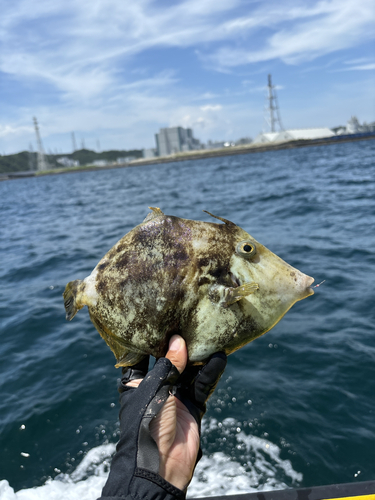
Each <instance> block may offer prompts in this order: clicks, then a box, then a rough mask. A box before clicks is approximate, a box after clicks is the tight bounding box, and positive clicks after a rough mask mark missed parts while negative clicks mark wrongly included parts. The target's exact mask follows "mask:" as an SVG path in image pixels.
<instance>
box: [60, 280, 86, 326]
mask: <svg viewBox="0 0 375 500" xmlns="http://www.w3.org/2000/svg"><path fill="white" fill-rule="evenodd" d="M81 283H82V280H75V281H70V282H69V283H68V284H67V285H66V287H65V291H64V293H63V297H64V306H65V311H66V319H67V320H69V321H70V320H72V319H73V318H74V316H75V315H76V314H77V312H78V311H79V310H80V309H82V307H83V305H84V304H83V305H82V304H80V303H78V300H77V296H78V294H79V293H80V291H79V290H78V287H79V285H81Z"/></svg>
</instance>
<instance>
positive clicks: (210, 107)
mask: <svg viewBox="0 0 375 500" xmlns="http://www.w3.org/2000/svg"><path fill="white" fill-rule="evenodd" d="M200 109H201V110H202V111H220V110H221V109H222V105H221V104H206V105H205V106H201V108H200Z"/></svg>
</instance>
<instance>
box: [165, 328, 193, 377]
mask: <svg viewBox="0 0 375 500" xmlns="http://www.w3.org/2000/svg"><path fill="white" fill-rule="evenodd" d="M165 357H166V358H168V359H169V361H170V362H171V363H172V364H173V365H174V366H175V367H176V368H177V370H178V371H179V372H180V373H182V372H183V371H184V370H185V367H186V364H187V359H188V354H187V349H186V343H185V340H184V339H183V338H182V337H180V336H179V335H173V336H172V337H171V339H170V341H169V349H168V352H167V354H166V356H165Z"/></svg>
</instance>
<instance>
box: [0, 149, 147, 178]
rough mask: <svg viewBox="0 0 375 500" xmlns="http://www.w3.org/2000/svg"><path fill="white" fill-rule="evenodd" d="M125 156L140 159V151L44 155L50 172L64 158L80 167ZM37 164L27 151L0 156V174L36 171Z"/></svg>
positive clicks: (56, 167)
mask: <svg viewBox="0 0 375 500" xmlns="http://www.w3.org/2000/svg"><path fill="white" fill-rule="evenodd" d="M126 156H133V157H135V158H142V151H141V150H139V149H133V150H131V151H126V150H112V151H103V152H102V153H96V152H95V151H90V150H89V149H79V150H77V151H74V153H70V154H58V155H46V159H47V161H48V164H49V165H50V167H51V170H53V171H54V170H55V169H61V168H62V165H60V164H59V163H57V159H58V158H62V157H66V158H70V159H72V160H78V161H79V163H80V165H89V164H90V163H91V164H92V163H93V162H94V161H95V160H107V161H108V162H115V161H116V160H117V158H124V157H126ZM36 164H37V154H36V153H30V152H28V151H22V152H21V153H17V154H14V155H6V156H1V155H0V173H11V172H27V171H30V170H36Z"/></svg>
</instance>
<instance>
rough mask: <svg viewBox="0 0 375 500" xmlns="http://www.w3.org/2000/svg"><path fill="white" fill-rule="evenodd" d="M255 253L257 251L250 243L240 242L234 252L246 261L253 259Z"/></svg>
mask: <svg viewBox="0 0 375 500" xmlns="http://www.w3.org/2000/svg"><path fill="white" fill-rule="evenodd" d="M256 251H257V249H256V247H255V245H254V243H252V242H251V241H240V242H239V243H238V245H237V247H236V252H237V253H238V254H239V255H241V257H245V258H246V259H249V258H250V257H253V256H254V255H255V254H256Z"/></svg>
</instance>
